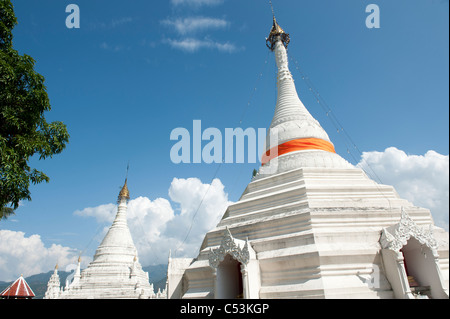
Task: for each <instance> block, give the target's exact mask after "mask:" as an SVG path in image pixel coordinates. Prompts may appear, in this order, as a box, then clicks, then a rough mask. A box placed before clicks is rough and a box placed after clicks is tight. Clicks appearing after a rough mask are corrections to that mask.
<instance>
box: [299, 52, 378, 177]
mask: <svg viewBox="0 0 450 319" xmlns="http://www.w3.org/2000/svg"><path fill="white" fill-rule="evenodd" d="M290 59H291V61H292V62H293V63H294V65H295V68H296V70H297V71H298V72H299V73H300V76H301V78H302V80H303V81H304V82H305V84H306V85H307V87H308V89H309V91H310V92H311V93H312V94H313V96H314V98H315V99H316V101H317V104H319V105H320V106H321V107H322V109H323V111H324V112H325V115H326V116H327V118H328V119H329V120H330V122H331V123H332V124H333V126H334V127H335V129H336V131H337V133H338V134H339V136H341V138H342V139H343V142H344V144H345V146H346V148H347V153H348V154H349V155H350V156H351V157H352V159H353V160H354V164H355V165H356V164H358V163H359V162H360V161H359V160H358V159H357V158H356V157H355V156H354V151H356V152H357V154H358V157H360V158H361V162H362V163H364V165H366V168H368V169H369V170H370V171H371V172H370V173H369V172H366V173H367V174H369V175H371V176H373V177H374V178H376V179H377V180H378V182H379V183H382V181H381V178H380V177H379V176H378V175H377V173H376V172H375V171H374V170H373V168H372V167H371V166H370V164H369V163H368V162H367V161H366V160H365V158H364V157H363V152H362V151H361V150H360V149H359V148H358V146H357V145H356V143H355V142H354V141H353V139H352V137H351V136H350V134H349V133H348V132H347V130H345V129H344V127H343V125H342V124H341V123H340V121H339V120H338V118H337V117H336V115H335V113H334V112H333V110H332V109H331V107H330V106H329V105H328V104H327V102H326V101H325V100H324V98H323V97H322V96H321V95H320V93H319V91H318V90H317V89H316V87H315V86H314V85H313V83H312V81H311V79H310V78H309V77H308V76H307V75H306V74H305V73H304V72H303V71H302V69H301V68H300V65H299V63H298V61H297V60H296V59H294V58H293V57H292V55H290ZM361 168H362V169H363V170H365V169H364V167H361Z"/></svg>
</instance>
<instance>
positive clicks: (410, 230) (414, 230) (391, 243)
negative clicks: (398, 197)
mask: <svg viewBox="0 0 450 319" xmlns="http://www.w3.org/2000/svg"><path fill="white" fill-rule="evenodd" d="M411 237H414V238H415V239H416V240H418V241H419V242H420V243H421V244H422V245H426V246H427V247H429V248H430V249H432V250H434V249H436V248H437V246H438V245H437V242H436V239H435V238H434V236H433V225H431V224H430V226H429V228H428V229H426V228H423V227H419V226H417V224H416V223H415V222H414V221H413V220H412V219H411V217H410V216H409V215H408V214H407V213H406V211H405V210H404V209H403V208H402V217H401V219H400V222H399V223H398V224H396V225H394V226H391V227H389V228H383V230H382V232H381V238H380V244H381V247H382V248H384V249H390V250H393V251H399V250H400V249H401V248H402V247H403V246H405V245H406V243H407V242H408V240H409V239H410V238H411Z"/></svg>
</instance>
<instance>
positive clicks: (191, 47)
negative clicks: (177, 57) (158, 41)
mask: <svg viewBox="0 0 450 319" xmlns="http://www.w3.org/2000/svg"><path fill="white" fill-rule="evenodd" d="M165 42H166V43H168V44H169V45H170V46H171V47H172V48H175V49H179V50H182V51H185V52H189V53H194V52H197V51H198V50H200V49H204V48H206V49H215V50H218V51H220V52H227V53H233V52H236V51H238V48H237V47H236V46H235V45H234V44H231V43H229V42H226V43H220V42H215V41H212V40H209V39H205V40H199V39H194V38H187V39H182V40H173V39H168V40H166V41H165Z"/></svg>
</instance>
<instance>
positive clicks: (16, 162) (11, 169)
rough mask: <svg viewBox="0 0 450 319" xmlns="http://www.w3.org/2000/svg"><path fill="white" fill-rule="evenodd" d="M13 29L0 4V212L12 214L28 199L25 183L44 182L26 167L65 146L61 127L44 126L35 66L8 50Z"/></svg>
mask: <svg viewBox="0 0 450 319" xmlns="http://www.w3.org/2000/svg"><path fill="white" fill-rule="evenodd" d="M16 24H17V19H16V17H15V14H14V8H13V5H12V3H11V1H10V0H0V209H2V210H3V208H5V207H7V206H9V207H13V208H14V209H16V208H17V207H18V206H19V201H20V200H24V199H26V200H31V196H30V191H29V186H30V183H33V184H38V183H41V182H43V181H46V182H48V181H49V178H48V176H47V175H45V174H44V173H43V172H41V171H38V170H36V169H33V168H31V167H30V166H29V160H30V158H31V157H32V156H33V155H37V156H38V157H39V159H46V158H48V157H52V156H53V155H54V154H58V153H61V152H62V151H63V149H64V148H65V147H66V144H67V143H68V141H69V134H68V132H67V128H66V126H65V124H64V123H62V122H51V123H47V121H46V119H45V117H44V113H45V112H46V111H50V109H51V107H50V101H49V97H48V94H47V91H46V87H45V85H44V77H43V76H42V75H40V74H38V73H37V72H35V71H34V64H35V61H34V60H33V58H32V57H30V56H29V55H26V54H24V55H19V53H18V52H17V51H16V50H14V49H13V46H12V39H13V35H12V29H13V28H14V26H15V25H16Z"/></svg>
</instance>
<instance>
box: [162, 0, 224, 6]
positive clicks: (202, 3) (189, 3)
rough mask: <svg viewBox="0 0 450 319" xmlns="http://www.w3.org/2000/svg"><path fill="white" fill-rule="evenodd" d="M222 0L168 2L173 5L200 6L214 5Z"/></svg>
mask: <svg viewBox="0 0 450 319" xmlns="http://www.w3.org/2000/svg"><path fill="white" fill-rule="evenodd" d="M223 1H224V0H171V1H170V2H171V3H172V5H174V6H180V5H185V6H191V7H201V6H216V5H220V4H222V3H223Z"/></svg>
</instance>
